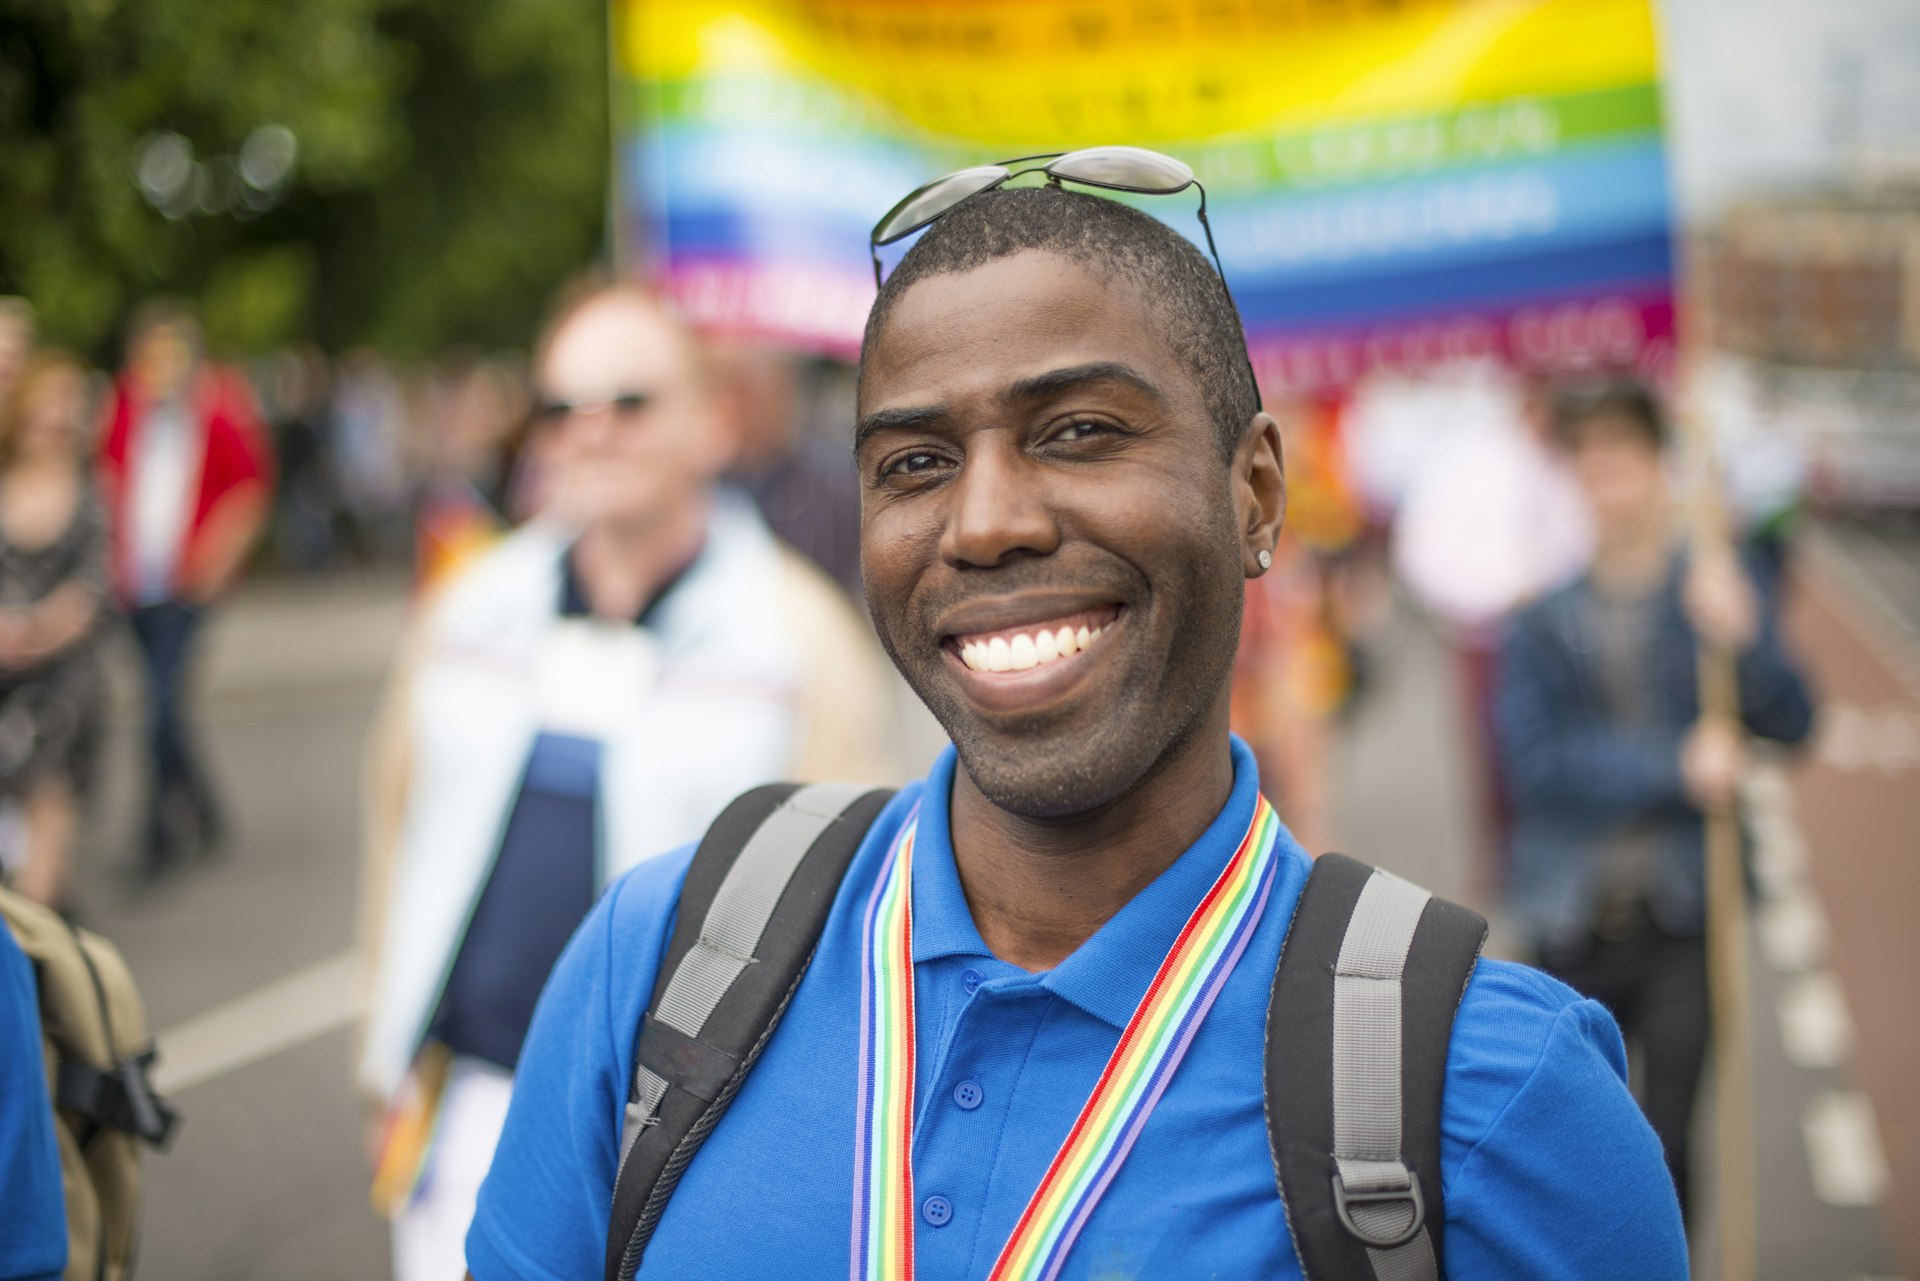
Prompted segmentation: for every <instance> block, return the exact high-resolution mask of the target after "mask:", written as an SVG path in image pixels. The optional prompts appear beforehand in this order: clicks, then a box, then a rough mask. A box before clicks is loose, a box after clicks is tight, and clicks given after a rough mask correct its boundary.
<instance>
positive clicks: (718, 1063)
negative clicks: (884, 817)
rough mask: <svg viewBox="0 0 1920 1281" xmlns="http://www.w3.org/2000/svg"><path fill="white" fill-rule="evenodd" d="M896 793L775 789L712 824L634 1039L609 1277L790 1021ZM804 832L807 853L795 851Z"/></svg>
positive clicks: (636, 1254) (621, 1272)
mask: <svg viewBox="0 0 1920 1281" xmlns="http://www.w3.org/2000/svg"><path fill="white" fill-rule="evenodd" d="M892 795H893V793H892V792H890V791H869V792H865V793H862V792H860V791H859V790H858V789H852V788H844V787H835V786H832V785H822V786H816V787H811V788H801V787H798V786H796V785H794V784H792V783H780V784H774V785H772V786H769V787H761V788H756V789H755V790H753V791H751V792H748V793H746V794H745V795H744V796H742V797H740V798H739V799H738V800H736V801H734V802H733V804H731V805H729V806H728V807H727V808H726V810H725V811H724V812H723V813H722V814H721V815H720V817H719V818H717V819H715V820H714V822H713V826H712V827H710V828H708V829H707V834H706V836H705V838H704V839H702V841H701V842H700V848H699V850H698V851H697V852H696V853H695V854H694V857H693V863H692V865H691V867H689V869H688V871H687V877H686V882H685V884H684V886H683V887H682V889H681V892H680V904H679V910H678V915H677V918H676V920H675V924H674V929H673V938H672V940H671V941H670V942H669V943H668V945H667V951H666V955H665V957H664V958H663V960H662V962H661V966H660V974H659V978H658V980H657V981H656V983H655V984H654V990H653V996H652V998H651V999H650V1000H649V1002H648V1005H647V1014H646V1017H645V1018H644V1019H643V1020H641V1026H640V1029H639V1032H638V1036H637V1041H636V1046H635V1073H634V1078H635V1079H634V1084H633V1088H632V1091H631V1093H630V1095H629V1102H628V1118H627V1119H628V1124H627V1134H626V1135H625V1136H623V1147H624V1149H625V1150H624V1151H623V1153H622V1156H621V1161H620V1172H619V1176H618V1178H617V1180H616V1182H615V1184H614V1193H613V1213H612V1216H611V1221H610V1223H609V1225H608V1232H607V1257H606V1277H607V1281H631V1278H632V1277H633V1275H634V1273H635V1272H637V1271H638V1270H639V1267H640V1259H641V1256H642V1255H643V1254H644V1253H645V1251H646V1247H647V1242H648V1240H649V1239H650V1238H651V1237H652V1235H653V1230H654V1227H655V1226H656V1225H657V1224H658V1223H659V1220H660V1214H661V1212H662V1211H663V1210H664V1209H665V1208H666V1204H667V1199H668V1198H669V1197H670V1196H672V1195H673V1190H674V1187H675V1185H676V1184H678V1183H679V1181H680V1176H681V1174H682V1173H683V1172H684V1171H685V1170H686V1168H687V1165H688V1163H689V1162H691V1161H692V1160H693V1156H694V1153H695V1152H697V1151H698V1150H699V1148H700V1145H701V1143H702V1142H704V1141H705V1139H706V1137H707V1135H708V1134H709V1133H711V1132H712V1130H713V1127H714V1126H715V1125H716V1124H717V1123H718V1122H719V1120H720V1117H721V1115H722V1114H723V1113H724V1112H725V1111H726V1109H727V1105H728V1104H729V1103H731V1102H732V1101H733V1096H734V1094H735V1093H736V1092H738V1090H739V1088H740V1086H741V1083H742V1082H744V1081H745V1079H746V1076H747V1073H748V1072H749V1071H751V1070H752V1068H753V1064H754V1061H755V1060H756V1059H757V1058H758V1057H759V1055H760V1051H761V1050H762V1049H763V1048H764V1047H765V1045H766V1043H767V1040H768V1039H769V1038H770V1037H771V1036H772V1035H773V1030H774V1028H775V1027H776V1026H777V1025H778V1024H779V1022H780V1016H781V1015H782V1014H784V1013H785V1012H786V1008H787V1003H788V1002H789V1001H790V1000H792V998H793V994H794V992H795V990H797V989H798V988H799V986H800V980H801V978H802V977H803V976H804V975H805V974H806V970H807V965H808V963H809V962H810V961H811V960H812V959H813V951H814V947H815V944H816V943H817V942H818V941H819V938H820V933H821V931H822V930H823V929H825V928H826V922H827V914H828V912H829V911H830V910H831V909H832V906H833V900H834V895H835V893H836V892H837V891H838V890H839V888H840V882H841V880H842V878H843V877H844V876H845V874H846V870H847V866H848V865H849V864H850V863H851V862H852V861H853V855H854V853H855V851H856V850H858V849H859V847H860V841H861V839H862V838H863V837H865V836H866V834H867V829H868V828H869V827H871V826H872V825H873V821H874V819H875V818H877V817H878V816H879V814H880V811H881V809H882V808H883V807H884V806H885V805H886V803H887V801H888V800H889V799H890V798H891V797H892ZM815 833H817V835H816V834H815ZM796 834H803V835H804V837H805V838H806V843H805V845H804V853H802V852H801V850H799V849H795V848H792V844H793V841H794V838H795V835H796ZM743 855H745V857H744V858H743ZM736 865H738V866H739V869H740V873H741V874H740V875H737V876H734V875H731V874H732V873H734V871H735V868H736ZM780 877H784V878H785V880H784V884H783V885H782V884H779V883H776V882H777V881H778V879H779V878H780ZM769 904H771V909H770V910H768V905H769ZM716 908H717V910H716ZM723 918H725V919H723Z"/></svg>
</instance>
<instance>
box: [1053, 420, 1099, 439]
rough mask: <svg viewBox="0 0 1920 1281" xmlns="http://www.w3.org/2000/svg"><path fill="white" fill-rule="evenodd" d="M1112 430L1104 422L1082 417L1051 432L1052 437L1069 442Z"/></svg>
mask: <svg viewBox="0 0 1920 1281" xmlns="http://www.w3.org/2000/svg"><path fill="white" fill-rule="evenodd" d="M1112 430H1113V429H1112V428H1111V427H1109V426H1108V425H1107V424H1106V423H1103V422H1097V421H1095V420H1094V419H1091V418H1082V419H1077V420H1075V421H1073V422H1070V423H1068V424H1067V425H1066V426H1064V427H1062V428H1061V429H1060V430H1059V431H1056V432H1055V433H1053V439H1054V440H1056V441H1065V442H1069V443H1071V442H1072V441H1076V440H1085V439H1086V438H1087V437H1089V436H1098V435H1101V434H1103V433H1105V432H1110V431H1112Z"/></svg>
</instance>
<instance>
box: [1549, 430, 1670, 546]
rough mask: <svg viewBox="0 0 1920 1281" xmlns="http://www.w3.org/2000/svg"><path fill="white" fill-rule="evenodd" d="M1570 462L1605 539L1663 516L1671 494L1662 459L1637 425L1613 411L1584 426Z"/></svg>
mask: <svg viewBox="0 0 1920 1281" xmlns="http://www.w3.org/2000/svg"><path fill="white" fill-rule="evenodd" d="M1571 461H1572V464H1573V474H1574V477H1575V479H1576V480H1577V481H1578V482H1579V485H1580V490H1581V492H1582V493H1583V494H1584V495H1585V497H1586V500H1587V507H1588V509H1589V510H1590V511H1591V513H1592V515H1593V522H1594V527H1595V529H1596V530H1597V531H1598V532H1599V534H1600V535H1601V536H1602V537H1606V536H1608V535H1609V534H1615V535H1618V534H1632V533H1634V532H1636V531H1638V530H1640V529H1643V528H1645V527H1646V526H1647V524H1648V522H1650V521H1658V520H1662V519H1664V518H1665V516H1666V509H1667V502H1668V497H1669V490H1668V486H1667V477H1666V470H1665V466H1664V460H1663V459H1662V457H1661V454H1660V450H1659V449H1658V448H1656V447H1655V446H1654V445H1653V443H1652V442H1651V441H1649V440H1648V439H1647V437H1646V434H1645V433H1644V432H1643V431H1641V430H1640V428H1639V427H1637V426H1636V425H1635V424H1634V423H1632V422H1630V421H1628V420H1626V419H1624V418H1620V417H1618V416H1617V415H1614V414H1611V413H1607V414H1600V415H1597V416H1596V417H1594V418H1592V419H1589V420H1588V421H1587V422H1585V423H1582V424H1581V425H1580V430H1579V434H1578V435H1577V436H1576V437H1575V443H1574V446H1573V449H1572V454H1571Z"/></svg>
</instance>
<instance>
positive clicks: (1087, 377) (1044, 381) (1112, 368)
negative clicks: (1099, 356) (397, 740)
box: [1001, 360, 1167, 405]
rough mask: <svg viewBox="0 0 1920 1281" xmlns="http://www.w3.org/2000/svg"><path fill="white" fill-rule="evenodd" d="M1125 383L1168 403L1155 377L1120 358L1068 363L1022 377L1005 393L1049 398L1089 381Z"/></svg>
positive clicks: (1010, 397)
mask: <svg viewBox="0 0 1920 1281" xmlns="http://www.w3.org/2000/svg"><path fill="white" fill-rule="evenodd" d="M1102 382H1112V383H1123V384H1125V385H1126V386H1128V387H1131V388H1133V389H1134V390H1135V391H1138V392H1142V393H1144V394H1146V395H1148V396H1151V397H1152V398H1153V399H1154V400H1156V401H1158V402H1159V403H1160V404H1162V405H1164V404H1166V403H1167V397H1166V393H1165V392H1163V391H1161V390H1160V388H1159V387H1158V386H1156V385H1155V384H1154V382H1153V380H1152V379H1150V378H1148V377H1147V376H1146V375H1145V374H1143V373H1141V372H1140V371H1139V370H1137V369H1135V368H1134V367H1133V366H1132V365H1126V364H1122V363H1121V362H1119V361H1117V360H1096V361H1092V362H1089V363H1088V364H1084V365H1068V366H1067V367H1066V368H1064V369H1049V370H1048V371H1047V372H1046V373H1044V374H1035V375H1034V376H1033V377H1031V378H1022V379H1021V380H1020V381H1019V382H1017V383H1013V384H1011V385H1009V386H1008V387H1007V389H1006V390H1005V391H1004V392H1003V393H1001V394H1002V396H1003V397H1004V398H1005V399H1007V400H1046V399H1048V398H1049V397H1052V396H1058V395H1060V394H1061V393H1062V392H1068V391H1073V390H1075V389H1077V388H1080V387H1083V386H1085V385H1087V384H1088V383H1102Z"/></svg>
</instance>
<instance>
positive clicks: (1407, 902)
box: [1333, 871, 1439, 1281]
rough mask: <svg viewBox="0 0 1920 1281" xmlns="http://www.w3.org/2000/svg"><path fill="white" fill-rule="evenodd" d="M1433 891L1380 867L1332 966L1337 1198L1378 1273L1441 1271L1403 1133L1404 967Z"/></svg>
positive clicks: (1394, 1279) (1407, 1275)
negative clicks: (1406, 1155) (1404, 1151)
mask: <svg viewBox="0 0 1920 1281" xmlns="http://www.w3.org/2000/svg"><path fill="white" fill-rule="evenodd" d="M1429 897H1431V896H1430V895H1429V894H1428V893H1427V892H1426V891H1425V890H1423V889H1421V888H1420V887H1419V886H1417V885H1413V884H1410V883H1409V882H1407V881H1403V880H1401V879H1400V878H1399V877H1397V876H1394V875H1392V874H1391V873H1388V872H1381V871H1375V872H1374V874H1373V875H1372V876H1371V877H1369V878H1368V880H1367V883H1366V885H1365V886H1364V887H1362V889H1361V891H1360V899H1359V901H1358V902H1357V903H1355V904H1354V908H1353V915H1352V917H1350V918H1349V919H1348V921H1347V932H1346V936H1345V938H1344V939H1342V941H1341V944H1340V959H1339V961H1338V962H1337V963H1336V964H1335V966H1334V980H1333V1155H1334V1163H1335V1166H1336V1168H1337V1170H1338V1175H1337V1176H1336V1178H1335V1180H1334V1201H1335V1204H1336V1205H1337V1206H1339V1207H1340V1212H1341V1214H1342V1215H1343V1216H1344V1217H1346V1218H1348V1220H1349V1227H1350V1230H1353V1231H1354V1232H1355V1235H1357V1236H1359V1237H1360V1239H1361V1240H1363V1241H1366V1242H1367V1257H1368V1259H1369V1260H1370V1261H1371V1262H1372V1264H1373V1273H1374V1277H1375V1278H1376V1281H1438V1277H1439V1265H1438V1264H1437V1263H1436V1262H1435V1260H1434V1255H1433V1246H1432V1243H1431V1242H1430V1241H1429V1240H1428V1238H1427V1231H1426V1225H1425V1222H1424V1213H1423V1210H1422V1207H1421V1204H1420V1189H1419V1186H1418V1184H1417V1183H1416V1182H1415V1180H1414V1177H1413V1172H1412V1171H1411V1170H1410V1169H1408V1168H1407V1164H1406V1161H1405V1159H1404V1158H1403V1156H1402V1153H1401V1143H1400V1139H1401V1135H1400V1117H1401V1098H1400V1077H1401V1051H1400V1031H1401V976H1402V974H1403V973H1404V972H1405V970H1406V965H1407V949H1408V948H1410V947H1411V946H1412V945H1413V933H1414V930H1415V929H1416V928H1418V926H1419V924H1420V914H1421V913H1422V912H1423V911H1425V910H1426V906H1427V900H1428V898H1429ZM1409 1233H1411V1235H1409ZM1376 1242H1378V1243H1379V1244H1375V1243H1376Z"/></svg>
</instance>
